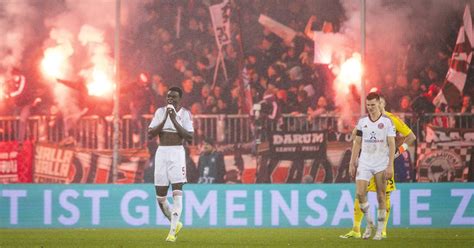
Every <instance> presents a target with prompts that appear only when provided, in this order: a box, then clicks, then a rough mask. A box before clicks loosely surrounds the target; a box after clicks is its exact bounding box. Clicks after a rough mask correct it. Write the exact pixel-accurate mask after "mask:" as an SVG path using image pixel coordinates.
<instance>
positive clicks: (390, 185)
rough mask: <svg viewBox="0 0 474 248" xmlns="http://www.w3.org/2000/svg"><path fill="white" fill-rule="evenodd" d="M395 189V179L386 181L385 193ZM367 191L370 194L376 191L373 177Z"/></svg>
mask: <svg viewBox="0 0 474 248" xmlns="http://www.w3.org/2000/svg"><path fill="white" fill-rule="evenodd" d="M396 189H397V187H395V178H394V177H393V176H392V178H390V179H388V180H387V190H386V192H392V191H394V190H396ZM367 190H368V191H372V192H375V191H376V187H375V178H374V177H372V178H371V179H370V181H369V186H368V187H367Z"/></svg>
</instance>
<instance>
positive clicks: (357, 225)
mask: <svg viewBox="0 0 474 248" xmlns="http://www.w3.org/2000/svg"><path fill="white" fill-rule="evenodd" d="M362 218H364V213H362V210H360V205H359V199H357V198H356V200H355V201H354V225H353V226H352V231H354V232H360V224H361V222H362Z"/></svg>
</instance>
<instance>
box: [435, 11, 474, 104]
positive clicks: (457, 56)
mask: <svg viewBox="0 0 474 248" xmlns="http://www.w3.org/2000/svg"><path fill="white" fill-rule="evenodd" d="M472 35H473V34H472V19H471V11H470V9H469V5H466V9H465V10H464V16H463V25H462V26H461V28H460V29H459V33H458V37H457V40H456V45H455V46H454V51H453V55H452V56H451V61H450V63H449V69H448V73H447V74H446V79H445V81H444V85H443V87H442V89H441V91H440V92H439V93H438V95H437V96H436V97H435V98H434V99H433V104H434V105H436V106H439V105H441V104H443V103H444V104H447V105H448V106H455V105H459V104H460V103H461V101H462V93H463V89H464V85H465V84H466V77H467V73H468V70H469V64H470V63H471V59H472V49H473V36H472Z"/></svg>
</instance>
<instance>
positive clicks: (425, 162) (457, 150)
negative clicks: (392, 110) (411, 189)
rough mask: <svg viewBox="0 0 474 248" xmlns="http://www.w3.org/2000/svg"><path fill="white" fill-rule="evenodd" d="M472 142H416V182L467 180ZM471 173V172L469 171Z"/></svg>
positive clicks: (473, 145) (471, 154) (470, 164)
mask: <svg viewBox="0 0 474 248" xmlns="http://www.w3.org/2000/svg"><path fill="white" fill-rule="evenodd" d="M473 147H474V142H466V141H455V142H446V143H421V144H418V149H417V153H418V161H417V166H416V167H417V176H416V179H417V181H418V182H467V181H469V170H470V167H471V169H472V156H473ZM471 173H472V172H471Z"/></svg>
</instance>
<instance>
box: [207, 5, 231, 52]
mask: <svg viewBox="0 0 474 248" xmlns="http://www.w3.org/2000/svg"><path fill="white" fill-rule="evenodd" d="M230 10H231V8H230V2H229V0H225V1H223V2H222V3H219V4H216V5H211V6H210V7H209V11H210V12H211V19H212V26H213V27H214V34H215V36H216V42H217V46H218V47H219V48H221V47H222V46H223V45H226V44H229V43H230V38H231V36H230Z"/></svg>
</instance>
